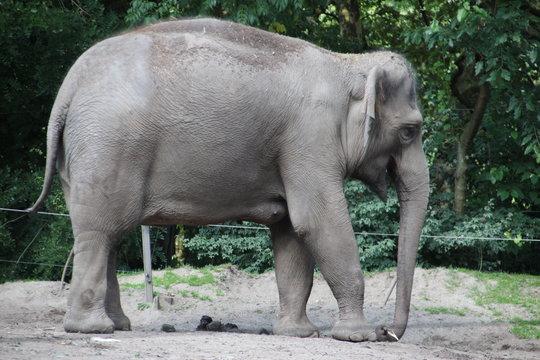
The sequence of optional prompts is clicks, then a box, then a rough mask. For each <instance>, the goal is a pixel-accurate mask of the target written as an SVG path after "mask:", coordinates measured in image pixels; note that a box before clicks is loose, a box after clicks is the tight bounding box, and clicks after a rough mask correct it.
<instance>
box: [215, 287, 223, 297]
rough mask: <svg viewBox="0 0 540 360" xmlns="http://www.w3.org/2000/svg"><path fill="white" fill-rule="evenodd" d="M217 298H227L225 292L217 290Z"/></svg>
mask: <svg viewBox="0 0 540 360" xmlns="http://www.w3.org/2000/svg"><path fill="white" fill-rule="evenodd" d="M216 296H225V292H224V291H223V290H221V289H216Z"/></svg>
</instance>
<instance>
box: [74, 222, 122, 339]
mask: <svg viewBox="0 0 540 360" xmlns="http://www.w3.org/2000/svg"><path fill="white" fill-rule="evenodd" d="M110 244H111V239H110V237H109V236H108V235H107V234H106V233H105V232H100V231H85V232H76V233H75V246H74V254H75V257H74V259H73V276H72V281H71V288H70V290H69V297H68V311H67V313H66V315H65V317H64V329H65V330H66V331H67V332H82V333H112V332H113V331H114V328H115V325H114V322H113V321H112V320H111V319H110V318H109V316H108V315H107V313H106V308H105V298H106V295H107V282H108V281H107V271H108V262H109V255H110V250H111V249H110Z"/></svg>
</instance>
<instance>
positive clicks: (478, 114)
mask: <svg viewBox="0 0 540 360" xmlns="http://www.w3.org/2000/svg"><path fill="white" fill-rule="evenodd" d="M489 92H490V90H489V84H488V83H486V82H485V83H483V84H482V85H480V87H479V93H478V97H477V98H476V103H475V105H474V110H473V113H472V115H471V119H470V120H469V122H467V124H466V125H465V128H464V129H463V133H462V134H461V136H460V137H459V139H458V142H457V159H456V160H457V165H456V173H455V175H454V179H455V183H454V211H455V212H457V213H458V214H463V213H464V212H465V202H466V192H467V154H468V150H469V147H470V145H471V143H472V141H473V140H474V137H475V136H476V134H477V133H478V129H479V128H480V124H481V123H482V118H483V117H484V113H485V111H486V106H487V103H488V101H489Z"/></svg>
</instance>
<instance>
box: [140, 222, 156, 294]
mask: <svg viewBox="0 0 540 360" xmlns="http://www.w3.org/2000/svg"><path fill="white" fill-rule="evenodd" d="M142 243H143V264H144V289H145V292H146V297H145V299H146V302H148V303H151V302H152V301H153V298H154V297H153V291H154V288H153V285H152V253H151V250H150V227H149V226H142Z"/></svg>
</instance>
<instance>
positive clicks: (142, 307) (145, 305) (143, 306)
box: [137, 303, 150, 311]
mask: <svg viewBox="0 0 540 360" xmlns="http://www.w3.org/2000/svg"><path fill="white" fill-rule="evenodd" d="M148 308H150V304H149V303H138V304H137V310H140V311H143V310H146V309H148Z"/></svg>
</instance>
